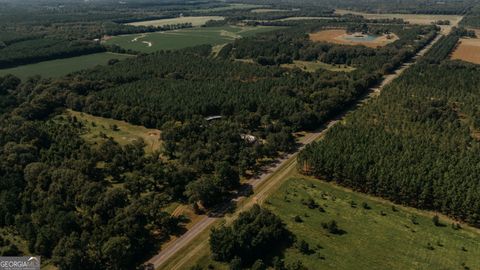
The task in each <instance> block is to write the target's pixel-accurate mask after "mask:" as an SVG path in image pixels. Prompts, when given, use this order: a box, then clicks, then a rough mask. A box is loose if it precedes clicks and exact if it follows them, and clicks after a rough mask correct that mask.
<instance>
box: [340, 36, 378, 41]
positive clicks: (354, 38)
mask: <svg viewBox="0 0 480 270" xmlns="http://www.w3.org/2000/svg"><path fill="white" fill-rule="evenodd" d="M377 38H378V36H373V35H348V36H346V37H345V39H346V40H351V41H374V40H375V39H377Z"/></svg>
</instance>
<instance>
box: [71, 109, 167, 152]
mask: <svg viewBox="0 0 480 270" xmlns="http://www.w3.org/2000/svg"><path fill="white" fill-rule="evenodd" d="M66 114H67V115H71V116H75V117H76V118H77V119H78V120H79V121H80V122H82V123H83V124H84V125H85V126H86V127H87V132H85V134H83V136H82V137H83V138H84V139H85V140H86V141H88V142H91V143H93V144H97V143H99V142H101V141H102V140H104V137H103V136H102V135H101V134H105V135H106V136H107V137H112V138H113V140H114V141H115V142H117V143H118V144H120V145H126V144H129V143H131V142H132V141H134V140H136V139H142V140H143V141H144V142H145V152H146V153H152V152H153V151H155V150H159V149H160V148H161V146H162V142H161V140H160V130H158V129H148V128H145V127H143V126H136V125H132V124H129V123H127V122H125V121H119V120H114V119H109V118H103V117H98V116H93V115H90V114H86V113H82V112H77V111H72V110H68V111H67V112H66ZM93 123H94V124H93ZM114 126H116V129H114V128H113V127H114Z"/></svg>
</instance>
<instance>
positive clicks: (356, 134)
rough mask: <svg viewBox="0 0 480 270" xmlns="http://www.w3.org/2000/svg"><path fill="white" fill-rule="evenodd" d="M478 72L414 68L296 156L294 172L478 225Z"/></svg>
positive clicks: (448, 66) (459, 67) (447, 66)
mask: <svg viewBox="0 0 480 270" xmlns="http://www.w3.org/2000/svg"><path fill="white" fill-rule="evenodd" d="M479 89H480V69H479V68H478V66H473V65H468V64H462V63H459V62H448V61H447V62H445V63H443V64H441V65H438V64H427V63H423V64H419V65H416V66H414V67H413V68H411V69H410V70H408V71H406V73H405V74H404V75H403V76H402V77H401V78H399V79H398V80H396V81H395V82H394V83H393V84H392V85H391V86H389V87H387V88H386V89H385V91H384V92H382V94H381V96H380V97H379V98H378V99H376V100H373V101H372V102H370V103H369V104H368V105H367V106H364V107H362V108H360V109H359V110H358V111H357V112H356V113H353V114H352V115H350V116H349V117H348V118H347V120H346V121H345V123H344V124H341V125H338V126H336V127H335V128H333V130H332V131H331V132H329V133H328V134H327V136H326V138H325V139H324V140H322V141H321V142H318V143H315V144H313V145H311V146H308V147H307V148H306V150H305V151H303V152H302V153H301V154H300V156H299V164H300V165H299V166H300V168H299V169H301V170H302V171H304V172H306V173H309V174H312V175H315V176H317V177H325V178H327V179H330V180H335V181H337V182H338V183H340V184H342V185H346V186H349V187H352V188H354V189H356V190H359V191H362V192H367V193H371V194H375V195H379V196H382V197H385V198H388V199H390V200H392V201H394V202H398V203H404V204H408V205H411V206H415V207H419V208H425V209H430V210H435V211H440V212H442V213H445V214H448V215H450V216H452V217H454V218H457V219H460V220H463V221H465V222H468V223H469V224H472V225H474V226H477V227H478V226H480V216H479V212H480V204H479V202H480V193H479V190H480V187H479V182H478V175H479V173H480V171H479V169H480V168H479V167H478V164H480V160H479V156H478V151H479V150H480V144H479V128H480V122H479V121H480V114H479V112H480V111H479V107H478V104H479V97H480V93H479Z"/></svg>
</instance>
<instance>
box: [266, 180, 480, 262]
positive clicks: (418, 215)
mask: <svg viewBox="0 0 480 270" xmlns="http://www.w3.org/2000/svg"><path fill="white" fill-rule="evenodd" d="M310 198H311V199H313V200H314V201H315V203H316V204H318V207H317V208H313V209H310V208H309V207H307V205H305V204H302V201H305V202H306V201H307V200H308V199H310ZM266 207H267V208H269V209H271V210H272V211H273V212H274V213H275V214H277V215H279V216H280V217H281V218H282V220H283V221H284V222H286V223H287V225H288V228H289V229H290V230H291V231H292V232H293V233H294V234H295V235H296V236H297V241H301V240H305V241H306V242H307V243H308V244H309V246H310V249H311V251H310V252H309V253H308V254H303V253H300V252H299V250H298V249H297V248H295V247H292V248H289V249H287V251H286V254H285V259H286V261H287V262H292V261H295V260H297V259H299V260H301V261H302V262H303V263H304V265H305V266H307V267H308V268H309V269H345V270H347V269H359V270H360V269H365V270H367V269H368V270H372V269H379V270H380V269H417V270H420V269H425V270H427V269H467V268H463V266H466V267H469V268H468V269H480V260H479V259H478V258H480V237H479V236H480V235H479V233H478V231H477V230H476V231H473V230H474V229H468V228H464V229H460V230H454V229H453V228H452V227H451V223H452V221H447V220H443V219H442V218H440V222H441V223H442V225H441V226H435V225H434V224H433V222H432V215H431V214H429V213H427V212H423V211H418V210H414V209H412V208H404V207H399V206H395V207H394V208H392V207H393V204H391V203H389V202H385V201H383V200H378V199H376V198H373V197H369V196H366V195H363V194H360V193H356V192H351V191H349V190H346V189H343V188H340V187H337V186H334V185H331V184H328V183H325V182H321V181H318V180H314V179H306V178H292V179H290V180H288V181H287V182H285V183H284V184H283V186H282V187H281V188H280V190H279V191H278V192H277V193H275V194H274V195H273V196H272V197H271V198H270V199H269V200H268V201H267V203H266ZM320 207H321V208H320ZM321 209H323V210H324V211H325V212H322V211H321ZM296 215H298V216H299V217H300V219H301V220H302V221H301V222H295V221H294V217H295V216H296ZM331 220H335V221H336V222H337V224H338V228H339V229H340V231H341V233H340V234H331V233H329V232H328V231H326V230H325V229H324V228H322V223H325V222H329V221H331ZM414 223H417V224H414Z"/></svg>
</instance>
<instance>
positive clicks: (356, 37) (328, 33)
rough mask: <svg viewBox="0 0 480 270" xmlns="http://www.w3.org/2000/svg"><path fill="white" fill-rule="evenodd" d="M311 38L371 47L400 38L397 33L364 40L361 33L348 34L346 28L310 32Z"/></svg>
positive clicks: (317, 40) (381, 45)
mask: <svg viewBox="0 0 480 270" xmlns="http://www.w3.org/2000/svg"><path fill="white" fill-rule="evenodd" d="M310 39H311V40H312V41H315V42H329V43H335V44H343V45H364V46H366V47H370V48H377V47H383V46H385V45H387V44H389V43H392V42H394V41H395V40H397V39H398V37H397V35H395V34H389V35H382V36H378V37H376V38H374V39H371V40H366V39H365V40H363V39H362V35H361V34H359V33H354V34H348V33H347V31H346V30H343V29H334V30H323V31H320V32H316V33H312V34H310Z"/></svg>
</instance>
